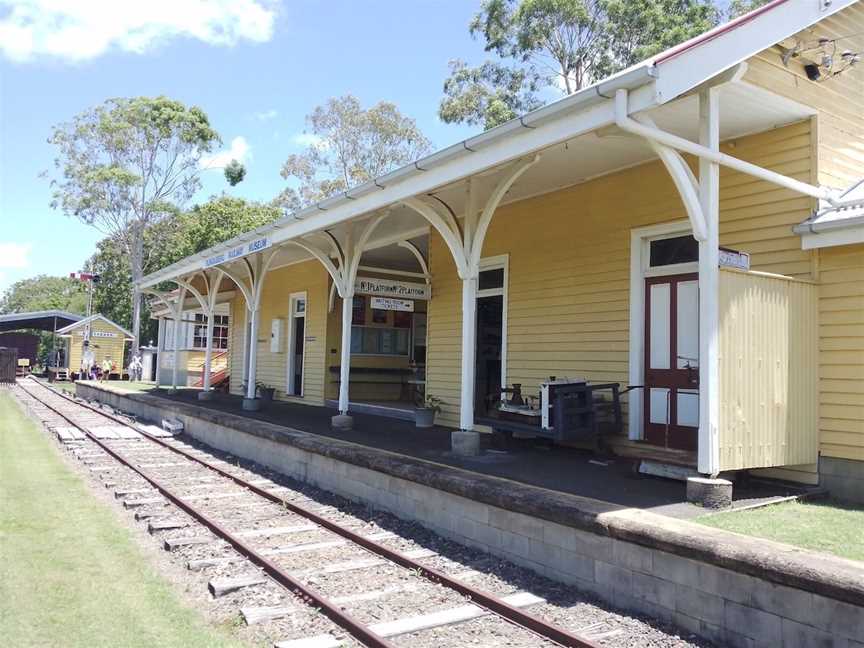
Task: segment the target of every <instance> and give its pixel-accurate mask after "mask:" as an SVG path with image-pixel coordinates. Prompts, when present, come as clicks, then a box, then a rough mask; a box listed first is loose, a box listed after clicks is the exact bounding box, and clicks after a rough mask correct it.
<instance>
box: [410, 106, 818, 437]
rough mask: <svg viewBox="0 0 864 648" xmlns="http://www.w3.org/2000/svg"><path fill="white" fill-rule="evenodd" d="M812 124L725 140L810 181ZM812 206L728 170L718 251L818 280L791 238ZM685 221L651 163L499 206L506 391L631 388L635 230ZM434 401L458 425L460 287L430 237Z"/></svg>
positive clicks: (742, 153) (492, 236)
mask: <svg viewBox="0 0 864 648" xmlns="http://www.w3.org/2000/svg"><path fill="white" fill-rule="evenodd" d="M810 128H811V123H810V121H804V122H801V123H797V124H793V125H790V126H787V127H784V128H780V129H776V130H772V131H769V132H766V133H761V134H758V135H753V136H749V137H746V138H741V139H738V140H733V141H729V142H724V143H723V150H724V151H726V152H729V153H731V154H734V155H735V156H737V157H740V158H743V159H746V160H748V161H751V162H754V163H755V164H759V165H761V166H765V167H768V168H772V169H774V170H776V171H779V172H781V173H785V174H788V175H792V176H794V177H798V178H800V179H802V180H807V179H809V177H810V174H811V161H810V160H811V140H810V137H811V132H810ZM811 209H812V201H811V200H810V199H809V198H806V197H803V198H802V197H801V196H799V195H798V194H795V193H793V192H792V191H789V190H786V189H778V188H776V187H775V186H774V185H771V184H768V183H766V182H763V181H760V180H756V179H754V178H751V177H749V176H745V175H743V174H739V173H735V172H732V171H730V170H728V169H721V180H720V243H721V245H724V246H728V247H731V248H735V249H739V250H742V251H745V252H749V253H750V254H751V263H752V267H753V269H755V270H762V271H766V272H773V273H777V274H784V275H791V276H797V277H803V278H809V276H810V273H811V271H812V260H811V254H810V252H807V251H804V250H802V249H801V239H800V237H798V236H797V235H796V234H794V233H793V232H792V227H793V226H794V225H797V224H798V223H800V222H801V221H803V220H804V219H806V218H807V217H808V215H809V214H810V210H811ZM685 218H686V214H685V212H684V209H683V206H682V205H681V201H680V199H679V197H678V194H677V192H676V191H675V188H674V186H673V185H672V181H671V179H670V177H669V174H668V173H667V172H666V170H665V168H663V166H662V165H661V164H660V163H658V162H652V163H648V164H644V165H641V166H638V167H635V168H631V169H627V170H624V171H620V172H617V173H613V174H610V175H607V176H604V177H601V178H598V179H595V180H592V181H590V182H586V183H583V184H579V185H576V186H573V187H570V188H567V189H563V190H560V191H556V192H553V193H549V194H545V195H542V196H539V197H536V198H531V199H528V200H523V201H519V202H516V203H512V204H509V205H504V206H502V207H500V208H499V210H498V211H497V213H496V214H495V217H494V219H493V220H492V224H491V226H490V229H489V233H488V236H487V238H486V242H485V245H484V248H483V256H484V257H490V256H495V255H500V254H508V255H509V285H508V296H507V300H508V312H507V365H506V373H507V376H506V380H507V382H508V383H522V384H523V393H527V394H532V393H534V392H536V391H537V390H538V386H539V383H540V382H541V381H543V380H544V379H546V378H547V377H548V376H550V375H556V376H559V377H561V376H583V377H586V378H588V379H590V380H594V381H614V382H620V383H622V384H626V383H627V381H628V348H629V346H628V345H629V298H630V295H629V291H630V230H631V229H632V228H635V227H643V226H646V225H652V224H657V223H668V222H671V221H678V220H682V219H685ZM429 256H430V265H431V272H432V276H433V277H432V285H433V299H432V300H431V301H430V303H429V324H428V326H429V333H428V335H429V337H428V348H427V353H428V361H427V393H430V394H432V395H434V396H437V397H439V398H441V399H443V400H444V402H445V405H444V406H443V409H442V413H441V415H440V416H439V421H440V422H441V423H443V424H445V425H452V426H457V425H458V422H459V379H460V360H461V358H460V356H461V347H460V344H461V319H462V316H461V282H460V280H459V278H458V276H457V275H456V269H455V266H454V264H453V261H452V258H451V256H450V253H449V251H448V249H447V247H446V246H445V245H444V243H443V241H442V240H441V238H440V237H439V236H438V235H437V234H435V233H433V234H432V235H431V237H430V253H429Z"/></svg>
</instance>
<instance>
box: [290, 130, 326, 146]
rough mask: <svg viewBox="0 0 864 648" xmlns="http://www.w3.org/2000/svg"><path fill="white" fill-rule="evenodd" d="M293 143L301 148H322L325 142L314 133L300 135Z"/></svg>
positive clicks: (296, 136) (294, 138)
mask: <svg viewBox="0 0 864 648" xmlns="http://www.w3.org/2000/svg"><path fill="white" fill-rule="evenodd" d="M291 141H292V142H294V143H295V144H298V145H299V146H321V145H322V144H323V143H324V140H322V139H321V138H320V137H318V136H317V135H315V134H313V133H298V134H297V135H295V136H294V137H292V138H291Z"/></svg>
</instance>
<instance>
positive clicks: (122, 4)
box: [0, 0, 276, 62]
mask: <svg viewBox="0 0 864 648" xmlns="http://www.w3.org/2000/svg"><path fill="white" fill-rule="evenodd" d="M4 7H10V8H9V10H8V13H7V14H6V16H5V17H3V18H2V19H0V52H2V53H3V54H4V55H5V56H6V57H8V58H10V59H12V60H13V61H19V62H25V61H29V60H31V59H33V58H36V57H40V56H47V57H52V58H59V59H64V60H68V61H84V60H87V59H92V58H95V57H97V56H99V55H101V54H104V53H105V52H106V51H108V50H110V49H119V50H122V51H125V52H134V53H136V54H141V53H144V52H146V51H147V50H149V49H151V48H152V47H154V46H156V45H158V44H159V43H161V42H164V41H166V40H169V39H171V38H182V37H185V38H194V39H197V40H199V41H203V42H204V43H208V44H210V45H222V46H232V45H235V44H236V43H237V42H239V41H241V40H250V41H254V42H264V41H268V40H270V38H271V37H272V35H273V23H274V21H275V18H276V9H275V6H274V4H273V0H145V1H138V2H132V1H130V0H0V13H3V12H2V8H4Z"/></svg>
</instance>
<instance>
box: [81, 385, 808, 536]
mask: <svg viewBox="0 0 864 648" xmlns="http://www.w3.org/2000/svg"><path fill="white" fill-rule="evenodd" d="M82 384H87V385H90V386H94V387H96V388H98V389H100V390H105V391H110V392H114V393H118V394H127V395H129V394H140V395H143V394H146V395H147V396H149V397H154V398H158V399H162V400H164V401H168V402H172V403H177V404H181V403H183V404H186V405H188V407H190V408H194V410H196V411H201V410H210V411H213V412H224V413H228V414H231V415H233V416H236V417H242V418H244V419H249V420H258V421H264V422H267V423H271V424H275V425H278V426H284V427H285V428H286V429H292V430H300V431H303V432H306V433H310V434H314V435H316V436H319V437H324V438H331V439H338V440H340V441H346V442H349V443H353V444H359V445H361V446H365V447H367V448H370V449H377V450H383V451H386V452H387V453H395V454H398V455H402V456H405V457H410V458H412V459H419V460H422V461H425V462H431V463H433V464H438V465H444V466H450V467H453V468H459V469H461V470H465V471H470V472H472V473H476V474H478V475H483V476H489V477H496V478H502V479H506V480H510V481H513V482H518V483H521V484H525V485H528V486H534V487H539V488H542V489H546V490H551V491H558V492H561V493H565V494H569V495H576V496H579V497H584V498H591V499H594V500H600V501H602V502H606V503H609V504H611V505H613V506H615V507H625V508H637V509H643V510H648V511H651V512H653V513H658V514H661V515H665V516H670V517H674V518H679V519H691V518H695V517H698V516H700V515H704V514H705V510H704V509H703V508H701V507H699V506H695V505H693V504H690V503H688V502H687V501H686V497H685V484H684V483H683V482H681V481H675V480H672V479H663V478H657V477H650V476H645V475H640V474H638V473H637V472H636V470H635V466H636V462H637V460H636V459H634V458H633V457H627V456H598V455H596V454H594V453H593V452H591V451H588V450H579V449H575V448H568V447H561V446H553V445H551V444H549V443H547V442H543V441H535V440H524V441H521V442H519V443H518V444H516V446H515V447H512V448H509V449H507V450H506V451H502V450H498V449H495V448H493V447H491V435H485V434H484V435H482V437H481V439H482V440H481V449H482V452H481V455H480V456H478V457H464V456H457V455H454V454H453V453H452V452H451V451H450V432H451V431H452V430H451V429H450V428H445V427H440V426H436V427H433V428H425V429H419V428H416V427H415V426H414V423H413V421H407V420H403V419H398V418H393V417H387V416H377V415H375V414H370V413H368V412H369V410H368V409H367V408H362V407H361V408H358V410H359V411H352V412H351V414H352V416H353V417H354V428H353V429H352V430H337V429H333V428H331V427H330V419H331V417H332V416H333V415H334V414H336V413H337V410H336V409H335V408H331V407H319V406H311V405H303V404H297V403H288V402H282V401H273V402H270V403H267V404H266V407H265V408H264V409H262V410H261V411H258V412H247V411H244V410H242V409H241V400H242V399H241V398H240V397H239V396H234V395H227V394H218V393H215V394H214V397H213V399H212V400H208V401H199V400H198V399H197V392H198V390H194V389H182V390H179V391H177V392H175V393H173V394H172V393H169V392H168V391H167V390H163V389H155V388H154V389H152V390H149V391H141V389H140V386H139V387H138V388H137V389H135V390H134V391H127V390H125V389H124V387H123V383H121V382H114V383H99V384H97V385H94V384H93V383H82ZM802 492H803V491H802V489H801V488H800V487H797V486H796V485H792V484H785V483H780V482H776V483H775V482H764V481H758V482H755V481H754V482H751V483H749V484H747V486H746V487H742V486H740V485H736V488H735V491H734V494H733V496H734V502H733V507H744V506H751V505H753V504H758V503H768V502H771V501H773V500H779V499H781V498H784V497H788V496H791V495H798V494H801V493H802Z"/></svg>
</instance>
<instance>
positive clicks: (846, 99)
mask: <svg viewBox="0 0 864 648" xmlns="http://www.w3.org/2000/svg"><path fill="white" fill-rule="evenodd" d="M799 38H800V39H801V40H804V41H805V42H815V41H818V40H819V39H820V38H842V39H843V40H841V41H839V42H838V43H837V50H838V51H837V53H836V54H835V56H836V57H839V55H840V52H842V51H843V50H846V49H848V50H851V51H853V52H861V51H862V50H864V3H861V2H857V3H855V4H853V5H852V6H849V7H846V8H845V9H843V10H841V11H838V12H837V13H836V14H834V15H833V16H830V17H828V18H825V19H824V20H821V21H819V22H818V23H817V24H816V25H814V26H813V27H812V28H810V29H808V30H805V31H804V32H801V34H799ZM793 43H794V40H790V42H789V43H787V44H788V45H791V44H793ZM782 55H783V50H782V49H781V48H780V47H772V48H769V49H767V50H764V51H763V52H760V53H759V54H757V55H756V56H754V57H752V58H750V59H749V60H748V62H747V63H748V65H749V68H748V70H747V73H746V74H745V75H744V80H745V81H748V82H750V83H753V84H755V85H758V86H762V87H764V88H767V89H768V90H770V91H771V92H774V93H777V94H779V95H782V96H784V97H788V98H789V99H792V100H793V101H796V102H798V103H802V104H805V105H808V106H812V107H813V108H815V109H816V110H817V113H818V114H817V120H818V130H817V131H814V135H815V137H814V148H815V147H817V146H818V150H817V151H816V156H817V159H818V163H819V164H818V173H817V176H818V182H819V183H820V184H823V185H827V186H829V187H837V188H843V189H845V188H847V187H849V186H850V185H852V183H854V182H857V181H858V180H860V179H861V175H862V169H864V66H861V65H858V66H855V67H853V68H850V69H848V70H846V71H845V72H843V73H842V74H841V75H839V76H837V77H834V78H832V79H827V80H823V81H820V82H819V83H814V82H812V81H810V80H808V79H807V76H806V74H805V72H804V69H803V66H802V64H801V62H800V60H797V59H792V60H791V61H789V63H788V65H784V64H783V60H782V58H781V57H782ZM814 180H816V178H814Z"/></svg>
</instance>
